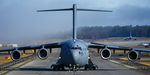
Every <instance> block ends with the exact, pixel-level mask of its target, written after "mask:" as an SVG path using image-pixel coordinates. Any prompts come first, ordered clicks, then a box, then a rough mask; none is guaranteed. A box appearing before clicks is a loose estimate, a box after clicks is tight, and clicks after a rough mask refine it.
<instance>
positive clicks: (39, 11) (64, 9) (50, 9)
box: [37, 8, 73, 12]
mask: <svg viewBox="0 0 150 75" xmlns="http://www.w3.org/2000/svg"><path fill="white" fill-rule="evenodd" d="M68 10H73V8H67V9H50V10H37V12H47V11H68Z"/></svg>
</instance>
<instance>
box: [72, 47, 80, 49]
mask: <svg viewBox="0 0 150 75" xmlns="http://www.w3.org/2000/svg"><path fill="white" fill-rule="evenodd" d="M71 49H81V47H71Z"/></svg>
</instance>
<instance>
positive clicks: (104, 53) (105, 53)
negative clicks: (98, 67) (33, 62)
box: [100, 48, 111, 59]
mask: <svg viewBox="0 0 150 75" xmlns="http://www.w3.org/2000/svg"><path fill="white" fill-rule="evenodd" d="M100 55H101V57H102V58H103V59H108V58H110V57H111V51H110V49H108V48H104V49H103V50H102V51H101V53H100Z"/></svg>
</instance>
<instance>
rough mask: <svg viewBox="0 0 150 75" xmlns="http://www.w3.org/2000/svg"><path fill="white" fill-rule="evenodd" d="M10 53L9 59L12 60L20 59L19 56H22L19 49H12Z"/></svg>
mask: <svg viewBox="0 0 150 75" xmlns="http://www.w3.org/2000/svg"><path fill="white" fill-rule="evenodd" d="M10 55H11V59H12V60H14V61H16V60H19V59H21V56H22V54H21V52H20V51H19V50H14V51H12V52H11V53H10Z"/></svg>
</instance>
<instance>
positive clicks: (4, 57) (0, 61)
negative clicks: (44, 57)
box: [0, 51, 33, 65]
mask: <svg viewBox="0 0 150 75" xmlns="http://www.w3.org/2000/svg"><path fill="white" fill-rule="evenodd" d="M26 52H27V53H33V51H26ZM30 55H31V54H24V53H22V58H23V57H27V56H30ZM11 61H13V60H12V59H11V56H10V55H0V65H1V64H4V63H8V62H11Z"/></svg>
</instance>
